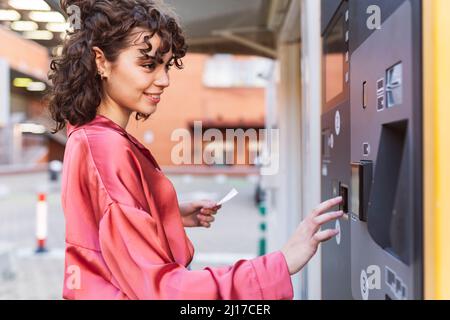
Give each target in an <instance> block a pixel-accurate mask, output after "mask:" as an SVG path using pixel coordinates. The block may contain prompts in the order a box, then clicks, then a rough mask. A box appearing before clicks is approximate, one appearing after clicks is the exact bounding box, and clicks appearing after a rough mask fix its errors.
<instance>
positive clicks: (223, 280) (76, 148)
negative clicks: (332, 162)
mask: <svg viewBox="0 0 450 320" xmlns="http://www.w3.org/2000/svg"><path fill="white" fill-rule="evenodd" d="M72 5H76V6H77V8H78V9H79V11H78V12H79V13H80V14H81V17H80V18H81V19H80V22H81V23H80V28H78V29H75V30H74V32H72V33H71V34H70V37H69V38H68V39H67V40H66V41H65V43H64V47H63V51H62V55H61V56H60V57H58V58H56V59H55V60H54V61H52V64H51V72H50V79H51V80H52V82H53V88H52V92H51V94H50V104H49V108H50V111H51V114H52V117H53V119H54V120H55V121H56V124H57V126H56V128H55V132H56V131H58V130H61V129H63V128H64V127H65V126H66V127H67V136H68V140H67V145H66V150H65V154H64V168H63V179H62V195H61V200H62V205H63V209H64V214H65V219H66V255H65V279H64V286H63V297H64V298H65V299H292V298H293V290H292V284H291V278H290V276H291V275H293V274H295V273H297V272H298V271H299V270H300V269H301V268H302V267H303V266H304V265H305V264H306V263H307V262H308V260H309V259H310V258H311V257H312V256H313V255H314V253H315V252H316V250H317V246H318V245H319V243H320V242H322V241H325V240H327V239H330V238H332V237H333V236H335V235H336V234H337V231H336V230H332V229H330V230H325V231H320V226H321V225H323V224H324V223H327V222H330V221H332V220H334V219H337V218H339V217H341V216H342V212H330V213H325V212H326V211H327V210H330V209H331V208H332V207H334V206H335V205H337V204H338V203H339V202H340V199H338V198H336V199H333V200H329V201H327V202H325V203H322V204H321V205H320V206H319V207H318V208H317V209H316V210H314V212H313V213H311V214H310V216H309V217H308V218H307V219H306V220H304V221H303V222H302V223H301V224H300V225H299V226H298V228H297V230H296V231H295V233H294V234H293V235H292V237H291V238H290V240H289V241H288V242H287V243H286V245H285V246H284V247H283V248H282V249H281V250H278V251H275V252H272V253H269V254H267V255H264V256H261V257H257V258H255V259H251V260H240V261H237V262H236V263H235V264H234V265H232V266H228V267H220V268H204V269H203V270H190V269H189V268H188V266H189V264H190V262H191V261H192V258H193V255H194V248H193V246H192V243H191V241H190V240H189V238H188V237H187V235H186V233H185V230H184V227H197V226H203V227H209V226H210V224H211V223H212V222H213V221H214V215H215V214H216V213H217V211H218V210H219V209H220V206H218V205H216V203H215V202H213V201H198V202H192V203H184V204H179V203H178V200H177V195H176V192H175V189H174V187H173V185H172V183H171V182H170V181H169V180H168V179H167V178H166V176H165V175H164V174H163V173H162V172H161V169H160V167H159V166H158V163H157V162H156V161H155V159H154V158H153V156H152V154H151V153H150V151H149V150H148V149H146V148H145V147H144V146H143V145H142V144H141V143H140V142H139V141H138V140H137V139H135V138H134V137H133V136H132V135H130V134H129V133H128V132H127V131H126V130H125V128H126V126H127V123H128V120H129V118H130V116H131V114H132V113H135V117H136V119H137V120H140V119H147V118H148V117H149V116H150V115H151V114H153V113H154V112H155V111H156V110H157V105H158V102H159V101H160V99H161V96H162V94H163V91H164V90H165V89H166V88H167V87H168V86H169V68H170V67H171V66H172V65H175V66H176V67H177V68H181V67H182V62H181V60H180V59H181V58H182V57H183V56H184V55H185V53H186V45H185V40H184V37H183V33H182V31H181V29H180V27H179V24H178V23H177V21H176V20H175V19H174V17H173V16H172V15H171V14H169V13H168V11H167V10H166V9H165V8H163V7H161V6H157V5H156V4H155V3H154V2H153V1H150V0H62V1H61V6H62V8H63V9H64V10H66V12H67V13H68V15H69V16H70V14H71V13H73V12H75V13H76V12H77V10H71V9H69V7H70V6H72ZM71 8H74V7H71ZM75 20H76V19H75ZM75 26H76V25H75ZM180 94H186V93H183V92H180ZM182 107H183V106H180V108H182ZM186 112H188V111H186Z"/></svg>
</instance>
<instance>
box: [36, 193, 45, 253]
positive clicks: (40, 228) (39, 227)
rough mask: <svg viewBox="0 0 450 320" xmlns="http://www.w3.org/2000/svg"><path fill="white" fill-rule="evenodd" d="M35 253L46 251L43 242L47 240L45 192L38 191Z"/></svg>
mask: <svg viewBox="0 0 450 320" xmlns="http://www.w3.org/2000/svg"><path fill="white" fill-rule="evenodd" d="M36 239H37V248H36V253H41V252H46V251H47V249H46V247H45V242H46V240H47V200H46V194H45V193H38V202H37V204H36Z"/></svg>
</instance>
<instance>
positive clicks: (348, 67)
mask: <svg viewBox="0 0 450 320" xmlns="http://www.w3.org/2000/svg"><path fill="white" fill-rule="evenodd" d="M327 3H328V1H322V11H323V14H325V15H329V8H328V9H325V8H324V7H323V6H324V5H327ZM327 10H328V12H327ZM322 19H324V16H322ZM324 23H325V25H326V27H325V28H324V32H323V60H322V62H323V68H322V69H323V102H322V104H323V106H322V199H323V200H325V199H328V198H330V197H333V196H336V195H339V194H340V195H343V196H344V201H345V203H344V205H343V206H342V207H343V208H344V209H345V210H347V211H348V213H349V219H348V220H345V219H341V220H340V221H339V223H338V224H337V225H336V227H339V228H340V230H341V234H340V238H339V239H338V240H337V241H333V240H332V241H329V242H328V243H326V244H324V245H323V247H322V270H323V272H322V296H323V298H324V299H352V298H353V299H366V300H367V299H420V298H422V297H423V284H422V282H423V276H422V275H423V270H422V269H423V266H422V265H423V263H422V256H423V254H422V225H423V224H422V211H423V210H422V196H421V195H422V156H421V155H422V142H421V141H422V140H421V132H422V130H421V121H422V120H421V119H422V112H421V110H422V109H421V108H422V105H421V71H420V70H421V64H422V62H421V55H420V51H421V40H420V39H421V27H420V26H421V2H420V1H419V0H378V1H368V0H367V1H366V0H348V1H342V2H340V5H339V7H338V9H337V10H336V11H335V12H334V14H333V15H332V16H331V17H330V19H329V21H328V22H326V21H325V22H324ZM341 62H343V64H342V63H341Z"/></svg>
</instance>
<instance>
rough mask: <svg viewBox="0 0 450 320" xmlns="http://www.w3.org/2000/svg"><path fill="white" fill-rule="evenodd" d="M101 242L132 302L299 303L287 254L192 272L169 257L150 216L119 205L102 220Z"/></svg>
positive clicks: (120, 287) (121, 288)
mask: <svg viewBox="0 0 450 320" xmlns="http://www.w3.org/2000/svg"><path fill="white" fill-rule="evenodd" d="M99 236H100V247H101V250H102V254H103V257H104V259H105V262H106V264H107V265H108V267H109V269H110V271H111V273H112V276H113V277H114V279H115V280H116V282H117V284H118V286H119V289H120V290H121V291H122V292H123V293H124V294H126V295H127V296H128V297H129V298H130V299H172V300H178V299H192V300H196V299H205V300H206V299H226V300H229V299H233V300H238V299H246V300H247V299H257V300H259V299H268V300H283V299H292V298H293V289H292V283H291V278H290V275H289V271H288V267H287V264H286V260H285V258H284V255H283V254H282V253H281V251H275V252H273V253H269V254H266V255H264V256H260V257H257V258H255V259H251V260H239V261H237V262H236V263H235V264H234V265H232V266H227V267H218V268H210V267H207V268H204V269H202V270H188V269H187V268H186V267H185V266H183V265H180V264H178V263H175V262H173V261H171V259H170V258H169V257H168V256H167V254H166V253H165V251H164V250H163V248H162V246H161V243H160V241H159V237H158V230H157V227H156V224H155V221H154V219H153V218H152V216H151V215H150V214H149V213H148V212H146V211H144V210H142V209H139V208H135V207H132V206H129V205H124V204H119V203H116V202H114V203H112V204H110V205H109V206H108V208H107V211H106V212H105V214H104V216H103V217H102V220H101V222H100V230H99Z"/></svg>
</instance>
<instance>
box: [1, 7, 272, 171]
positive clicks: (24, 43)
mask: <svg viewBox="0 0 450 320" xmlns="http://www.w3.org/2000/svg"><path fill="white" fill-rule="evenodd" d="M58 3H59V2H58V1H50V0H48V1H44V0H34V1H21V0H14V1H10V0H2V1H0V40H1V42H2V44H5V45H2V46H1V47H0V87H1V88H0V146H1V148H0V150H1V151H0V165H8V166H20V165H25V166H33V165H34V164H38V163H46V162H47V161H50V160H54V159H58V160H62V158H63V154H64V145H65V143H66V134H65V130H63V131H60V132H58V133H57V134H50V133H49V130H50V129H53V128H54V123H53V122H52V121H51V119H50V117H49V115H48V114H47V113H46V105H45V102H44V101H43V97H44V94H45V92H46V90H47V89H48V88H49V85H50V83H49V82H48V80H47V73H48V71H49V64H50V60H51V57H52V56H55V55H57V54H58V53H59V52H60V50H61V43H62V39H63V38H64V35H65V32H64V30H65V29H66V28H67V26H68V25H67V23H66V22H65V18H64V16H63V15H62V14H61V12H60V8H59V7H58ZM184 64H185V69H184V70H183V71H178V70H176V69H174V70H173V71H172V72H171V87H170V88H168V89H167V90H166V92H165V94H164V96H163V97H162V101H161V103H160V104H159V106H158V110H157V112H156V113H155V114H154V115H153V116H152V117H151V118H150V119H148V120H147V121H145V122H136V121H133V120H134V118H133V117H132V120H131V121H130V123H129V126H128V128H127V129H128V130H129V131H130V133H131V134H133V135H134V136H135V137H136V138H137V139H139V140H140V141H141V142H142V143H143V144H145V145H146V146H147V147H149V148H150V149H151V150H152V152H153V154H154V155H155V157H156V158H157V160H158V161H159V162H160V164H162V165H164V166H170V165H173V164H174V163H173V161H172V159H171V150H172V148H173V146H174V145H175V144H176V143H177V142H176V141H172V142H171V134H172V132H173V131H174V130H175V129H186V130H188V131H190V132H191V133H192V136H193V133H194V122H195V121H202V123H204V124H205V126H203V128H202V129H201V130H203V131H202V133H203V132H204V131H206V130H208V129H211V128H217V129H219V130H222V131H225V130H226V129H243V130H247V129H255V130H258V129H261V128H263V127H264V112H265V107H264V106H265V84H266V82H267V79H265V78H264V77H265V76H266V75H267V73H268V71H269V70H270V68H271V66H272V60H270V59H265V58H260V57H244V56H233V55H213V56H209V55H202V54H190V55H188V56H187V57H186V58H185V61H184ZM192 139H194V138H192ZM197 140H198V139H197ZM168 142H169V143H168ZM210 143H211V142H209V143H208V142H205V141H203V140H202V139H200V141H194V140H192V141H191V145H192V146H193V147H192V150H191V151H192V155H194V153H195V152H197V153H198V152H201V151H202V150H203V149H205V148H208V144H210ZM213 144H215V146H216V147H217V144H218V141H214V143H213ZM220 145H221V146H220V148H222V149H223V150H222V151H221V152H223V153H227V152H230V150H231V152H234V153H235V154H234V157H237V156H238V154H236V153H237V152H238V151H237V148H234V151H233V146H230V145H229V144H226V143H221V144H220ZM194 146H200V148H197V149H194ZM210 147H211V146H210ZM257 148H258V146H257V143H256V144H255V143H254V142H253V143H249V142H248V143H247V144H246V147H245V150H244V151H239V152H241V153H242V154H243V155H245V154H247V152H246V151H248V150H249V149H257ZM192 158H193V157H192ZM253 160H254V159H249V158H247V159H246V160H245V163H246V164H250V163H253ZM202 163H203V162H202ZM197 164H198V163H197Z"/></svg>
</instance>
